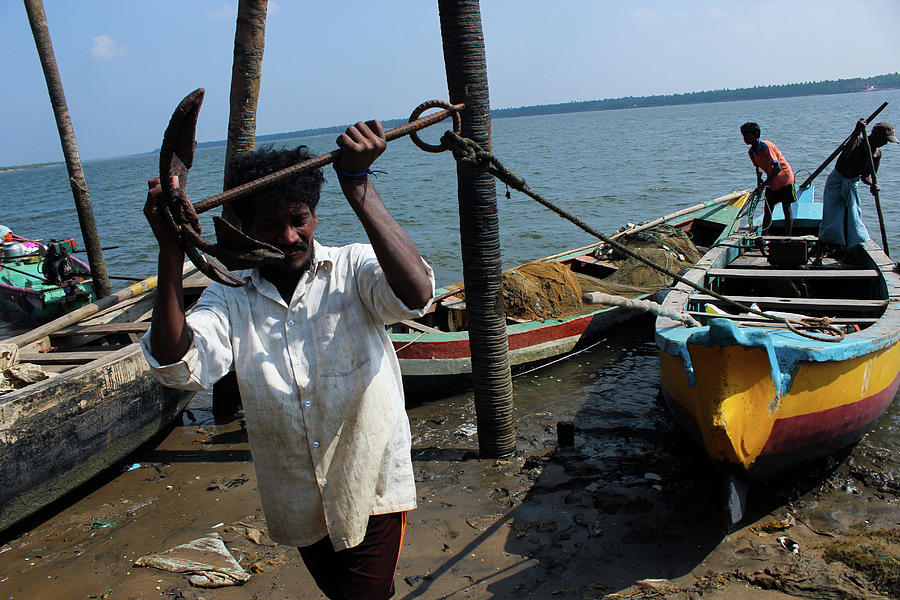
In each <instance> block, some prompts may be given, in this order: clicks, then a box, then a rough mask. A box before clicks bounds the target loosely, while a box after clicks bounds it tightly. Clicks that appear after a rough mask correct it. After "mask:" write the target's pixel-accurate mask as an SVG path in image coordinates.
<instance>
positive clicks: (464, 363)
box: [389, 191, 749, 398]
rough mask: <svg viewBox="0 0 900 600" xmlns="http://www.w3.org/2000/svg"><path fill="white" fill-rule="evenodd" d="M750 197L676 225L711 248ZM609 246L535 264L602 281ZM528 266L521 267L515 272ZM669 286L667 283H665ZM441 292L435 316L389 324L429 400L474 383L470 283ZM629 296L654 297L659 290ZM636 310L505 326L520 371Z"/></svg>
mask: <svg viewBox="0 0 900 600" xmlns="http://www.w3.org/2000/svg"><path fill="white" fill-rule="evenodd" d="M748 196H749V193H748V191H742V192H735V193H733V194H730V195H729V196H728V197H727V199H726V197H723V198H722V199H718V200H723V199H724V200H727V201H724V202H721V203H717V204H714V202H715V201H710V202H708V203H706V206H704V207H703V208H699V209H696V210H693V211H692V212H689V213H687V214H684V215H682V216H680V217H678V219H677V220H676V221H674V225H675V227H677V228H678V229H680V230H682V231H684V232H686V233H687V234H688V235H689V236H690V237H691V238H692V240H693V242H694V244H695V245H696V246H697V247H698V248H701V249H705V248H707V247H709V246H711V245H713V244H715V243H716V242H717V241H719V240H721V239H722V238H724V237H726V236H728V235H729V234H731V233H732V232H734V231H735V229H736V227H737V225H738V221H739V214H740V212H741V210H742V209H743V208H744V206H745V205H746V203H747V201H748ZM603 246H604V244H603V242H598V243H595V244H591V245H588V246H585V247H582V248H577V249H573V250H569V251H567V252H563V253H560V254H556V255H553V256H548V257H546V258H543V259H540V260H539V261H535V262H537V263H541V262H553V263H558V264H559V265H562V266H564V267H565V268H566V269H568V270H570V271H571V272H572V273H573V274H576V275H579V276H581V275H587V276H591V277H594V278H597V279H600V280H603V279H605V278H608V277H610V276H611V275H612V274H613V273H615V271H616V270H617V269H618V267H619V266H620V265H621V264H622V261H621V260H618V259H616V260H608V259H604V258H598V257H597V256H596V253H595V251H596V250H597V249H598V248H602V247H603ZM701 252H702V250H701ZM521 268H522V266H519V267H516V268H515V269H513V271H515V270H516V269H521ZM665 285H667V284H666V283H663V284H661V285H660V287H665ZM435 294H436V298H437V300H436V302H435V303H434V306H433V308H432V310H431V312H429V314H427V315H425V316H424V317H422V318H420V319H417V320H416V321H404V322H403V323H397V324H394V325H392V326H391V327H390V328H389V330H390V337H391V341H392V343H393V344H394V349H395V350H396V351H397V357H398V359H399V361H400V370H401V372H402V374H403V386H404V390H405V391H406V394H407V397H408V398H410V397H412V398H415V397H417V396H423V395H426V394H427V395H428V396H429V397H430V398H435V397H439V396H441V395H447V394H450V393H452V392H454V391H457V390H459V389H460V388H463V387H465V386H467V385H468V384H469V383H470V381H471V356H470V353H469V335H468V332H467V331H466V330H465V321H466V319H465V301H464V293H463V284H462V283H456V284H453V285H449V286H446V287H442V288H439V289H437V290H436V292H435ZM630 295H631V296H633V297H637V298H648V297H649V296H651V295H652V291H651V292H645V293H634V294H630ZM507 314H509V311H507ZM637 314H638V313H637V312H636V311H635V310H632V309H625V308H619V307H609V306H596V305H595V306H587V307H585V309H584V310H583V311H582V312H580V314H574V315H569V316H564V317H560V318H546V319H543V320H535V319H531V320H514V319H509V318H508V325H507V328H506V331H507V335H508V341H509V357H510V363H511V365H512V368H513V370H514V371H515V372H521V371H523V370H525V369H527V368H529V367H532V366H535V365H539V364H543V363H546V362H549V361H551V360H553V359H556V358H559V357H561V356H565V355H567V354H571V353H572V352H577V351H579V350H582V349H584V348H588V347H590V345H591V344H593V343H596V341H597V339H598V337H599V336H600V335H601V334H602V333H603V332H604V331H606V330H608V329H609V328H610V327H613V326H615V325H617V324H619V323H622V322H624V321H626V320H628V319H630V318H632V317H634V316H636V315H637Z"/></svg>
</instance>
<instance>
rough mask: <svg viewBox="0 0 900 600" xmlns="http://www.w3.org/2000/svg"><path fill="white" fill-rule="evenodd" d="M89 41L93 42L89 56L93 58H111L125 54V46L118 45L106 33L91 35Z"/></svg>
mask: <svg viewBox="0 0 900 600" xmlns="http://www.w3.org/2000/svg"><path fill="white" fill-rule="evenodd" d="M91 41H92V42H94V45H93V47H92V48H91V56H93V57H94V58H99V59H101V60H112V59H114V58H120V57H122V56H125V47H124V46H120V45H119V44H118V43H117V42H116V40H114V39H112V38H111V37H109V36H108V35H106V34H103V35H94V36H91Z"/></svg>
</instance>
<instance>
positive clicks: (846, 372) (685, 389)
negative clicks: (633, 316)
mask: <svg viewBox="0 0 900 600" xmlns="http://www.w3.org/2000/svg"><path fill="white" fill-rule="evenodd" d="M687 347H688V351H689V353H690V358H691V363H692V369H693V375H694V377H693V380H694V385H691V382H690V381H689V379H690V378H689V375H688V371H687V370H686V368H685V367H686V365H685V364H684V361H683V359H682V358H681V357H679V356H673V355H671V354H667V353H665V352H663V353H661V355H660V372H661V376H662V384H663V391H664V394H665V398H666V402H667V403H668V404H669V407H670V409H671V410H672V412H673V414H674V415H676V417H677V418H678V419H679V420H680V421H681V422H682V424H683V425H684V426H685V427H686V429H687V430H688V431H690V432H692V433H693V435H694V437H696V438H697V439H698V441H699V442H700V443H701V444H702V446H703V447H704V448H705V450H706V452H707V453H708V454H709V456H710V457H711V458H712V459H713V460H715V461H717V462H721V463H725V464H728V465H732V466H736V467H738V468H740V469H741V470H743V471H745V472H747V473H748V474H750V475H757V476H759V477H765V476H768V475H769V474H771V473H773V472H775V471H778V470H782V469H786V468H789V467H791V466H795V465H796V464H799V463H802V462H805V461H808V460H811V459H814V458H817V457H821V456H827V455H828V454H830V453H832V452H834V451H835V450H836V449H838V448H840V447H843V446H846V445H848V444H850V443H852V442H854V441H855V440H856V439H858V438H859V437H861V436H862V435H863V434H864V433H865V432H866V431H867V430H868V429H869V428H870V427H871V426H872V425H873V424H874V422H875V421H876V420H877V419H878V417H880V416H881V415H882V414H883V413H884V411H885V410H886V409H887V407H888V406H889V405H890V403H891V401H892V400H893V398H894V395H895V394H896V393H897V388H898V385H900V375H898V365H900V345H898V344H894V345H892V346H890V347H889V348H886V349H881V350H876V351H874V352H872V353H870V354H867V355H865V356H860V357H856V358H846V359H844V360H836V361H824V362H800V363H798V364H797V365H796V372H795V373H794V374H793V377H792V379H793V381H792V383H791V385H790V389H789V390H788V391H787V393H785V394H784V395H783V396H782V397H779V394H778V391H777V386H776V384H775V382H774V381H773V379H772V377H771V363H770V360H769V356H768V353H767V350H766V349H765V348H762V347H746V346H742V345H732V346H715V345H714V346H706V345H700V344H690V343H688V344H687Z"/></svg>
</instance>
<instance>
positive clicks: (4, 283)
mask: <svg viewBox="0 0 900 600" xmlns="http://www.w3.org/2000/svg"><path fill="white" fill-rule="evenodd" d="M0 233H3V234H4V235H3V240H4V241H3V243H2V247H0V300H3V302H4V303H5V304H7V305H8V306H11V307H14V308H15V309H18V310H20V311H22V312H24V313H25V314H26V315H28V316H29V317H31V318H32V319H33V320H35V321H39V322H45V321H49V320H51V319H55V318H56V317H59V316H61V315H63V314H65V313H67V312H69V311H72V310H75V309H76V308H79V307H81V306H84V305H86V304H89V303H91V302H93V301H94V300H96V299H97V296H96V294H95V293H94V284H93V282H92V280H91V278H90V277H91V273H90V268H89V267H88V265H87V263H85V262H84V261H82V260H80V259H78V258H76V257H75V256H73V255H72V252H74V251H75V240H74V239H65V240H59V241H57V240H50V242H49V243H48V244H46V245H45V244H42V243H40V242H39V241H37V240H30V239H26V238H23V237H20V236H17V235H15V234H13V233H12V232H10V231H9V230H8V229H7V228H6V227H3V226H0Z"/></svg>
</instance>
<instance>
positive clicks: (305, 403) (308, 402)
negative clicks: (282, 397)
mask: <svg viewBox="0 0 900 600" xmlns="http://www.w3.org/2000/svg"><path fill="white" fill-rule="evenodd" d="M311 404H312V402H310V401H309V400H307V401H306V402H304V403H303V406H309V405H311Z"/></svg>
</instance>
